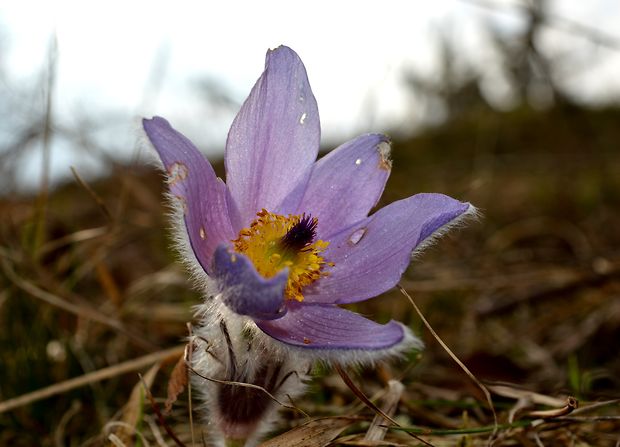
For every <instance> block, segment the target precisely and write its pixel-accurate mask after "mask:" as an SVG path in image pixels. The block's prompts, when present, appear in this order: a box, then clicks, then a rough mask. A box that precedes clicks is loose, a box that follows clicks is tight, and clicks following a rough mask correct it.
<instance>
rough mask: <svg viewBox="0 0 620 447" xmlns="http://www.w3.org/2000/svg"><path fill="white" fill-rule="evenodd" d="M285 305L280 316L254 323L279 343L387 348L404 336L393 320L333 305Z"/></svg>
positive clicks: (314, 346)
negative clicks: (378, 319) (375, 318)
mask: <svg viewBox="0 0 620 447" xmlns="http://www.w3.org/2000/svg"><path fill="white" fill-rule="evenodd" d="M288 308H289V310H288V313H287V314H286V315H285V316H284V317H283V318H280V319H278V320H272V321H257V322H256V324H257V325H258V327H259V328H260V329H261V330H262V331H263V332H265V333H266V334H267V335H270V336H271V337H273V338H275V339H277V340H280V341H281V342H283V343H287V344H289V345H295V346H300V347H303V348H310V349H345V350H350V349H361V350H374V349H388V348H391V347H392V346H394V345H397V344H398V343H400V342H401V341H403V339H404V338H405V330H404V328H403V326H402V325H400V324H399V323H396V322H395V321H390V322H389V323H387V324H377V323H375V322H374V321H371V320H368V319H366V318H364V317H362V316H360V315H358V314H356V313H353V312H350V311H348V310H345V309H341V308H339V307H337V306H333V305H304V304H303V303H302V304H298V303H293V302H291V303H290V304H289V305H288Z"/></svg>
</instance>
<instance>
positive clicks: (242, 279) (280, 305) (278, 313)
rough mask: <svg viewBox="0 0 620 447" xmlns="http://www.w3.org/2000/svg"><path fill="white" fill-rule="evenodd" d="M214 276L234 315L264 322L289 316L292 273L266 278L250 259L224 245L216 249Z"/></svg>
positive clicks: (282, 273) (281, 273)
mask: <svg viewBox="0 0 620 447" xmlns="http://www.w3.org/2000/svg"><path fill="white" fill-rule="evenodd" d="M213 275H214V277H215V280H216V282H217V286H218V289H219V292H220V293H221V294H222V300H223V301H224V303H225V304H226V305H227V306H228V307H229V308H230V309H231V310H233V311H234V312H236V313H238V314H240V315H248V316H250V317H252V318H257V319H261V320H270V319H274V318H280V317H282V316H283V315H284V314H285V313H286V307H285V306H284V288H285V287H286V282H287V281H288V270H283V271H281V272H280V273H278V274H277V275H276V276H274V277H273V278H269V279H267V278H263V277H262V276H261V275H260V274H259V273H258V272H257V271H256V269H255V268H254V265H253V264H252V261H250V260H249V259H248V258H247V257H246V256H244V255H242V254H240V253H235V252H233V251H231V250H230V249H229V248H227V247H226V246H225V245H224V244H222V245H220V246H219V247H217V249H216V250H215V256H214V258H213Z"/></svg>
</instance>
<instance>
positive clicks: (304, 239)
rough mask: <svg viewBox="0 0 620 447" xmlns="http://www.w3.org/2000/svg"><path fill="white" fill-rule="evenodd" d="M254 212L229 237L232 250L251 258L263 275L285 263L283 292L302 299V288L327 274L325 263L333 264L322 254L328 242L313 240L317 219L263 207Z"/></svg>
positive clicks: (298, 299) (268, 276) (280, 268)
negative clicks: (234, 236)
mask: <svg viewBox="0 0 620 447" xmlns="http://www.w3.org/2000/svg"><path fill="white" fill-rule="evenodd" d="M257 216H258V217H257V218H256V219H254V221H252V223H251V224H250V226H249V228H244V229H243V230H241V231H240V232H239V237H238V238H237V239H235V240H234V241H232V242H233V244H234V248H235V251H236V252H238V253H242V254H244V255H246V256H247V257H248V258H250V259H251V260H252V262H253V263H254V267H255V268H256V270H257V271H258V273H260V274H261V275H263V276H264V277H265V278H271V277H273V276H275V275H276V274H277V273H278V272H279V271H281V270H282V269H284V268H287V267H288V269H289V274H288V282H287V283H286V289H285V290H284V295H285V297H286V298H288V299H295V300H297V301H303V299H304V296H303V294H302V293H301V292H302V289H303V288H304V287H305V286H307V285H308V284H311V283H313V282H314V281H316V280H317V279H319V278H321V277H323V276H327V275H328V274H329V273H328V272H325V271H323V269H324V268H325V266H326V265H327V266H333V264H332V263H329V262H325V260H324V259H323V257H322V256H321V253H322V252H323V251H325V249H326V248H327V246H328V245H329V242H325V241H322V240H317V241H315V238H316V227H317V225H318V222H319V221H318V219H317V218H316V217H311V216H306V215H305V214H302V215H292V214H289V215H288V216H281V215H279V214H274V213H270V212H268V211H267V210H264V209H263V210H262V211H260V212H258V213H257Z"/></svg>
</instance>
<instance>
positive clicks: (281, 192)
mask: <svg viewBox="0 0 620 447" xmlns="http://www.w3.org/2000/svg"><path fill="white" fill-rule="evenodd" d="M319 139H320V126H319V112H318V109H317V105H316V100H315V99H314V95H313V94H312V90H311V89H310V84H309V83H308V77H307V75H306V69H305V68H304V66H303V63H302V62H301V59H299V56H297V54H296V53H295V52H294V51H293V50H291V49H290V48H287V47H284V46H282V47H279V48H276V49H275V50H273V51H269V52H267V57H266V61H265V71H264V72H263V74H262V76H261V77H260V78H259V79H258V81H257V82H256V84H255V85H254V88H253V89H252V92H251V93H250V96H249V97H248V99H247V100H246V101H245V103H244V104H243V106H242V107H241V110H240V111H239V114H238V115H237V117H236V118H235V120H234V122H233V124H232V127H231V129H230V132H229V133H228V141H227V143H226V158H225V162H226V182H227V184H228V187H229V188H230V191H231V194H232V197H233V198H234V200H235V202H236V204H237V209H238V210H239V212H240V218H241V222H240V224H241V225H243V226H246V225H248V224H249V223H250V222H251V221H252V220H253V219H254V218H255V217H256V213H257V212H258V211H260V210H261V209H262V208H265V209H267V210H268V211H272V212H278V211H279V209H278V206H279V205H280V204H281V203H282V202H283V201H284V199H285V198H286V199H287V202H290V200H291V198H290V197H289V195H290V194H291V192H293V191H296V194H297V195H298V197H297V199H296V200H294V201H295V202H296V203H295V204H294V205H295V207H296V205H297V203H299V200H300V199H301V194H303V189H304V188H300V187H299V185H300V184H305V183H306V182H307V180H308V176H309V174H310V168H311V166H312V163H313V162H314V160H315V159H316V156H317V152H318V148H319Z"/></svg>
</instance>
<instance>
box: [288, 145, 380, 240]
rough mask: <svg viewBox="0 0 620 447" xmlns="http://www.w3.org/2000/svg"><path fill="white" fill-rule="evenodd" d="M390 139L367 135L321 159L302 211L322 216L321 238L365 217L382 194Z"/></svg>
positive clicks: (305, 196)
mask: <svg viewBox="0 0 620 447" xmlns="http://www.w3.org/2000/svg"><path fill="white" fill-rule="evenodd" d="M389 150H390V146H389V139H388V138H387V137H386V136H384V135H363V136H360V137H357V138H355V139H354V140H351V141H349V142H347V143H345V144H343V145H342V146H339V147H338V148H336V149H334V150H333V151H332V152H330V153H329V154H327V155H326V156H324V157H323V158H321V159H320V160H319V161H318V162H317V163H316V164H315V165H314V167H313V168H312V174H311V175H310V180H309V182H308V186H307V188H306V192H305V194H304V197H303V199H302V201H301V204H300V205H299V208H298V210H297V212H298V213H306V214H311V215H312V216H313V217H316V218H318V221H319V225H318V228H317V237H318V238H319V239H321V238H323V237H324V236H328V235H330V234H334V233H335V232H337V231H338V230H341V229H343V228H346V227H348V226H349V225H351V224H353V223H355V222H357V221H359V220H361V219H363V218H364V217H366V216H367V215H368V213H369V212H370V209H371V208H372V207H373V206H375V205H376V204H377V201H378V200H379V198H380V197H381V193H382V192H383V188H384V187H385V182H386V181H387V179H388V177H389V175H390V168H391V163H390V160H389V158H388V157H389Z"/></svg>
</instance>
